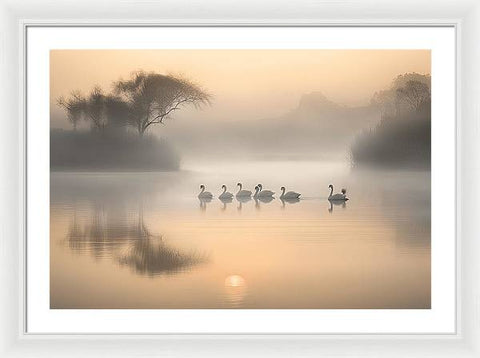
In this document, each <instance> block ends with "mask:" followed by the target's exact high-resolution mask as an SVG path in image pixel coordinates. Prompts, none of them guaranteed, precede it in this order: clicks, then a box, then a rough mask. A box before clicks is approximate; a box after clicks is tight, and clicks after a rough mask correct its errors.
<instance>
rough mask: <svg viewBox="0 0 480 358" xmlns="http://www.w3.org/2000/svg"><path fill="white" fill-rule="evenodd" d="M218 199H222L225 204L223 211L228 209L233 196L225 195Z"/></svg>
mask: <svg viewBox="0 0 480 358" xmlns="http://www.w3.org/2000/svg"><path fill="white" fill-rule="evenodd" d="M218 200H220V201H221V202H222V203H223V206H222V211H225V210H226V209H227V204H230V203H231V202H232V201H233V197H228V198H226V197H224V198H220V197H219V198H218Z"/></svg>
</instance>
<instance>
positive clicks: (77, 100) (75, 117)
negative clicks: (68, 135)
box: [57, 91, 87, 130]
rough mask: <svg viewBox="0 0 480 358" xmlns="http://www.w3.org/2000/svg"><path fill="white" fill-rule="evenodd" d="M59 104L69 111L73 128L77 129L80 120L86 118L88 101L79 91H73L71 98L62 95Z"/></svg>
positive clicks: (68, 116)
mask: <svg viewBox="0 0 480 358" xmlns="http://www.w3.org/2000/svg"><path fill="white" fill-rule="evenodd" d="M57 105H58V106H59V107H61V108H63V109H64V110H65V111H66V112H67V118H68V120H69V121H70V122H71V123H72V125H73V129H74V130H76V129H77V125H78V122H80V120H81V119H82V118H84V115H85V110H86V106H87V102H86V100H85V98H84V97H83V96H82V94H81V93H80V92H79V91H73V92H72V93H71V94H70V97H69V98H65V97H63V96H62V97H60V98H58V100H57Z"/></svg>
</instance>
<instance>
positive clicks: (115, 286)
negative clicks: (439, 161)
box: [50, 163, 431, 309]
mask: <svg viewBox="0 0 480 358" xmlns="http://www.w3.org/2000/svg"><path fill="white" fill-rule="evenodd" d="M265 165H270V166H269V167H267V168H264V166H265ZM288 165H292V164H291V163H289V164H288ZM280 167H281V166H280ZM278 168H279V164H278V163H274V164H268V163H267V164H263V163H262V165H258V166H254V167H253V168H249V171H251V172H252V173H255V176H258V175H262V177H268V175H271V177H268V180H269V181H270V182H271V183H272V186H280V185H283V184H284V183H281V182H280V181H284V180H285V179H284V178H277V176H278V174H277V173H278ZM214 169H215V167H214V166H212V168H208V167H207V168H206V169H205V171H204V172H178V173H92V174H86V173H81V174H79V173H71V174H65V173H53V174H52V175H51V183H52V187H51V188H52V190H51V201H50V202H51V215H50V218H51V219H50V220H51V225H50V228H51V229H50V230H51V231H50V232H51V245H50V250H51V280H50V284H51V286H50V287H51V290H50V292H51V296H50V297H51V307H52V308H290V309H293V308H331V309H333V308H352V307H356V308H429V307H430V222H431V220H430V206H431V205H430V190H429V189H430V176H429V174H428V173H412V172H408V173H407V172H385V173H382V172H374V173H373V172H372V173H357V172H348V173H346V174H345V175H344V176H340V174H339V175H338V176H334V175H333V174H332V173H331V171H330V170H327V169H328V168H327V169H322V167H321V166H317V165H316V164H315V165H312V164H311V163H305V164H304V166H302V167H300V168H299V170H295V171H294V172H295V173H299V174H298V175H297V176H295V177H294V178H292V179H291V180H292V181H294V182H295V187H298V188H299V190H300V191H302V193H305V194H306V195H310V196H309V197H307V198H306V199H304V200H300V201H301V202H300V201H296V202H291V201H287V200H284V201H281V200H279V201H278V202H277V201H276V199H272V198H257V200H253V198H237V199H234V200H237V202H235V203H233V201H232V202H226V203H224V202H216V199H217V198H214V199H213V200H214V201H215V202H213V201H210V200H203V201H200V209H202V211H200V210H199V209H198V207H197V205H198V204H197V203H196V200H197V199H196V193H195V192H193V193H192V188H196V187H197V183H200V182H202V183H207V185H208V186H210V187H213V186H214V185H215V183H218V182H227V183H228V180H231V177H239V176H241V175H242V173H244V171H245V167H244V166H238V172H235V171H233V170H232V171H231V170H225V172H222V173H218V172H216V171H215V170H214ZM309 170H312V171H313V172H312V175H307V174H305V173H307V172H308V171H309ZM259 171H263V173H261V174H258V172H259ZM332 177H333V179H332ZM252 181H253V180H252ZM332 181H335V182H342V185H345V186H346V187H347V188H348V189H349V192H350V193H351V194H352V196H351V200H350V201H348V202H347V203H346V204H345V203H343V202H341V203H336V202H331V203H330V202H328V201H327V200H326V199H327V198H326V196H325V193H323V192H322V191H320V190H319V189H318V188H319V187H324V186H326V185H328V183H329V182H332ZM372 183H375V185H372ZM277 199H279V198H277ZM250 201H251V202H252V203H251V204H249V202H250ZM326 202H327V203H328V204H326ZM290 204H292V205H295V207H288V206H289V205H290ZM337 204H338V205H337ZM344 204H345V210H344V209H343V208H342V206H344ZM209 205H213V207H211V208H209V209H210V210H206V208H207V206H209ZM217 205H218V207H217ZM222 206H223V208H227V210H225V211H221V210H220V209H221V208H222ZM229 206H230V207H231V208H230V210H228V207H229ZM338 206H341V207H338ZM346 206H348V208H346ZM235 208H236V209H237V210H238V211H241V213H239V212H237V210H235ZM282 208H286V209H285V210H282ZM259 209H261V210H259ZM288 209H291V210H288ZM325 209H327V210H325ZM203 210H206V211H203ZM258 210H259V211H258ZM334 211H335V212H334ZM158 234H162V235H158ZM72 252H74V253H79V254H78V255H72ZM204 253H208V255H205V254H204ZM289 253H292V254H291V255H290V254H289ZM92 258H95V260H93V259H92ZM211 258H214V260H213V259H211ZM378 272H382V275H380V276H379V275H378ZM180 273H181V274H180ZM239 275H241V276H242V277H243V278H244V279H243V281H242V280H239V279H238V278H235V276H239ZM149 276H153V277H156V278H155V279H152V280H150V279H145V277H149ZM230 276H232V277H230ZM227 277H230V278H229V279H228V280H226V278H227ZM241 282H243V284H239V283H241ZM332 288H333V289H332ZM85 293H88V294H85Z"/></svg>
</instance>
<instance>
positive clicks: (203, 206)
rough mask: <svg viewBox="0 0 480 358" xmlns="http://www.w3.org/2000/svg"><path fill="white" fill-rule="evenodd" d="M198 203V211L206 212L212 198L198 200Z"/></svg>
mask: <svg viewBox="0 0 480 358" xmlns="http://www.w3.org/2000/svg"><path fill="white" fill-rule="evenodd" d="M198 201H199V202H200V210H201V211H205V210H207V203H209V202H211V201H212V198H198Z"/></svg>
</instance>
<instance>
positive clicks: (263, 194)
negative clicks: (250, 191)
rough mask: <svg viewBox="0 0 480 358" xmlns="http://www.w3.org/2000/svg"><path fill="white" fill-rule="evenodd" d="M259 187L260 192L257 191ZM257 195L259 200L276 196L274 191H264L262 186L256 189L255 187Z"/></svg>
mask: <svg viewBox="0 0 480 358" xmlns="http://www.w3.org/2000/svg"><path fill="white" fill-rule="evenodd" d="M257 187H258V190H256V189H257ZM255 190H256V191H255V195H256V197H257V198H266V197H271V196H273V194H275V193H274V192H273V191H271V190H263V186H262V184H258V185H257V186H256V187H255Z"/></svg>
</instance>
